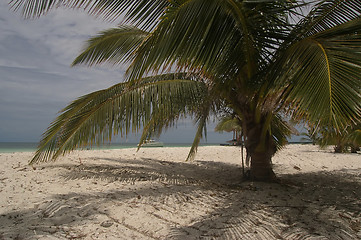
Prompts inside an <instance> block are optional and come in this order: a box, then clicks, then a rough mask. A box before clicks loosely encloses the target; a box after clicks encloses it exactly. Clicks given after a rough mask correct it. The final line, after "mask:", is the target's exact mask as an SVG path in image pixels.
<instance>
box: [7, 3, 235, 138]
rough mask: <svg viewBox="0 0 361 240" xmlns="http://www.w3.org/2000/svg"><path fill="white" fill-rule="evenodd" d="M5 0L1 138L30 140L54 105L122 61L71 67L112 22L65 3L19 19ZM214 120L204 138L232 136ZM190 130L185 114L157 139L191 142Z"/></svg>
mask: <svg viewBox="0 0 361 240" xmlns="http://www.w3.org/2000/svg"><path fill="white" fill-rule="evenodd" d="M6 2H7V1H1V2H0V142H34V141H38V140H39V139H40V137H41V134H42V133H43V132H44V130H45V129H46V128H47V127H48V125H49V124H50V123H51V121H52V120H53V119H54V118H55V117H56V116H57V113H58V112H59V110H61V109H62V108H63V107H65V106H66V105H67V104H68V103H69V102H71V101H72V100H74V99H75V98H77V97H79V96H81V95H84V94H87V93H89V92H92V91H96V90H99V89H103V88H106V87H109V86H111V85H113V84H115V83H118V82H120V81H122V80H123V73H124V70H125V68H126V67H125V66H117V67H113V68H110V67H106V66H104V67H103V66H102V67H97V68H88V67H74V68H71V67H70V64H71V62H72V60H73V59H74V58H75V57H76V56H77V55H78V54H79V53H80V51H81V49H82V46H83V43H84V42H85V41H86V40H87V39H88V38H89V37H90V36H92V35H94V34H96V33H97V32H99V31H101V30H104V29H106V28H109V27H114V26H116V23H108V22H104V21H102V20H101V19H96V18H94V17H91V16H88V15H87V14H85V13H83V12H80V11H74V10H64V9H57V10H55V11H52V12H50V13H49V14H47V15H46V16H43V17H41V18H39V19H35V20H24V19H22V17H21V16H20V14H19V13H18V12H16V13H15V12H13V11H11V10H9V6H8V5H7V3H6ZM214 125H215V124H214V123H211V124H210V126H209V127H208V142H209V143H223V142H224V141H226V140H229V139H230V138H231V137H232V134H230V133H224V134H218V133H214V130H213V129H214ZM194 133H195V128H194V127H193V124H192V121H191V120H190V119H189V120H185V121H183V122H180V123H179V124H178V126H177V128H175V129H170V130H168V131H167V132H166V133H165V134H163V135H162V137H161V140H163V141H165V142H181V143H183V142H191V141H192V140H193V136H194ZM136 139H137V137H136V136H130V137H129V139H128V141H131V142H133V141H136Z"/></svg>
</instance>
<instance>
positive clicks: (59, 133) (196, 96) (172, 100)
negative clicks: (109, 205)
mask: <svg viewBox="0 0 361 240" xmlns="http://www.w3.org/2000/svg"><path fill="white" fill-rule="evenodd" d="M194 79H195V77H194V76H193V79H192V76H189V75H187V74H166V75H160V76H154V77H148V78H143V79H142V80H140V81H138V82H137V83H133V84H129V83H120V84H116V85H114V86H112V87H110V88H108V89H105V90H101V91H97V92H94V93H90V94H88V95H85V96H83V97H80V98H79V99H77V100H75V101H74V102H72V103H71V104H69V105H68V106H67V107H66V108H64V109H63V110H62V113H61V114H60V115H59V116H58V117H57V119H56V120H55V121H54V122H53V123H52V124H51V126H50V127H49V128H48V130H47V131H46V132H45V133H44V135H43V138H42V140H41V141H40V144H39V147H38V150H37V152H36V154H35V156H34V158H33V159H32V161H31V163H36V162H41V161H49V160H55V159H56V158H57V157H59V156H60V155H61V154H64V153H66V152H69V151H72V150H74V149H76V148H78V147H83V146H86V145H89V144H90V145H92V144H99V143H103V142H105V141H108V140H111V138H112V135H115V134H120V135H127V134H128V133H129V132H130V131H133V132H138V131H140V129H141V128H142V127H143V126H147V124H148V125H149V122H150V121H151V120H154V119H156V120H159V119H161V120H162V121H161V122H156V121H155V122H156V123H155V124H154V126H156V127H157V129H162V128H164V127H167V126H169V125H171V124H173V123H174V122H176V121H177V120H178V119H179V118H181V117H184V116H185V115H186V114H188V115H189V114H190V115H192V114H196V113H197V112H198V109H200V107H201V106H202V104H203V99H204V98H205V95H206V94H207V91H208V89H207V87H206V86H205V84H204V83H203V82H202V81H196V80H194ZM148 129H149V128H148ZM145 131H148V130H147V129H146V130H145ZM149 133H150V134H154V133H155V131H154V130H152V131H149Z"/></svg>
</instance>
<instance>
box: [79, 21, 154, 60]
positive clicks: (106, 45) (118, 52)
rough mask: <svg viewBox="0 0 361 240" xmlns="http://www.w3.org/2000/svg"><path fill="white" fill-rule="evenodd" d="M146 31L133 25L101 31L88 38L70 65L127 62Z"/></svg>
mask: <svg viewBox="0 0 361 240" xmlns="http://www.w3.org/2000/svg"><path fill="white" fill-rule="evenodd" d="M147 35H148V32H145V31H143V30H140V29H138V28H135V27H129V26H120V27H119V28H112V29H109V30H106V31H103V32H101V33H100V34H99V35H98V36H96V37H93V38H91V39H89V40H88V42H87V44H86V47H85V48H84V49H83V51H82V53H81V54H80V55H79V56H78V57H77V58H76V59H75V60H74V61H73V63H72V65H77V64H82V63H83V64H84V63H85V64H88V65H90V66H92V65H94V64H100V63H104V62H110V63H112V64H120V63H127V62H130V61H132V59H133V57H134V54H133V52H134V51H135V50H136V49H137V48H138V47H139V45H140V44H141V43H142V42H143V41H144V39H145V38H146V37H147Z"/></svg>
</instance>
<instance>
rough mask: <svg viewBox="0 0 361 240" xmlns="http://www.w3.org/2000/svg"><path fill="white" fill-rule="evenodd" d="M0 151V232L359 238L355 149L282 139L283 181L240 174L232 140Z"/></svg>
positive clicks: (7, 235)
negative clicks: (51, 155)
mask: <svg viewBox="0 0 361 240" xmlns="http://www.w3.org/2000/svg"><path fill="white" fill-rule="evenodd" d="M188 151H189V148H166V147H164V148H143V149H141V150H140V151H139V152H136V149H119V150H94V151H75V152H73V153H71V154H69V155H66V156H64V157H61V158H60V159H59V160H58V161H57V162H54V163H46V164H40V165H37V166H36V169H33V168H32V167H31V166H28V165H27V162H28V161H29V160H30V159H31V157H32V153H0V162H1V166H2V167H1V168H0V206H1V207H0V239H361V154H360V153H358V154H334V153H332V149H331V148H330V149H327V150H319V149H318V147H317V146H312V145H289V146H287V147H286V148H285V149H284V150H282V151H280V152H279V153H277V154H276V156H275V157H274V159H273V163H274V169H275V172H276V173H277V175H278V176H279V177H280V178H281V179H282V183H280V184H277V183H260V182H247V181H245V182H242V181H241V179H242V177H241V159H240V150H239V148H237V147H222V146H207V147H200V148H199V151H198V154H197V155H196V159H195V160H194V161H192V162H185V158H186V156H187V154H188Z"/></svg>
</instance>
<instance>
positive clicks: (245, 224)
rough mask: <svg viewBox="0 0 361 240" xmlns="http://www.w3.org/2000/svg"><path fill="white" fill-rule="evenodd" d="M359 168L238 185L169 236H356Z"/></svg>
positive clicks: (359, 232) (359, 229) (360, 231)
mask: <svg viewBox="0 0 361 240" xmlns="http://www.w3.org/2000/svg"><path fill="white" fill-rule="evenodd" d="M360 170H361V169H358V170H355V172H354V173H353V174H349V173H347V171H344V170H341V171H334V172H331V173H327V172H318V173H305V174H292V175H283V176H282V179H283V180H286V181H285V182H292V184H274V183H269V184H267V183H247V182H245V183H242V184H241V185H240V187H239V188H238V189H237V191H232V192H230V193H229V194H228V196H227V198H226V199H225V202H224V203H223V205H222V206H220V207H219V208H218V209H216V210H215V211H213V212H211V213H210V214H209V215H206V216H204V217H202V218H201V219H199V220H198V221H196V222H194V223H193V224H192V225H189V226H185V227H181V228H173V229H172V232H171V236H172V239H187V237H188V236H190V235H192V238H194V239H199V238H201V239H316V238H320V239H359V238H360V236H361V224H360V221H361V200H360V196H361V181H360V180H361V177H360V176H361V175H360V174H359V173H360Z"/></svg>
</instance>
